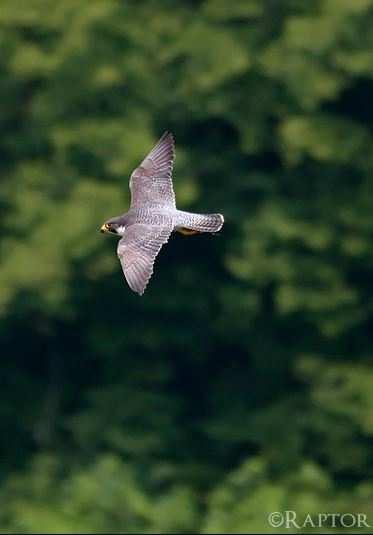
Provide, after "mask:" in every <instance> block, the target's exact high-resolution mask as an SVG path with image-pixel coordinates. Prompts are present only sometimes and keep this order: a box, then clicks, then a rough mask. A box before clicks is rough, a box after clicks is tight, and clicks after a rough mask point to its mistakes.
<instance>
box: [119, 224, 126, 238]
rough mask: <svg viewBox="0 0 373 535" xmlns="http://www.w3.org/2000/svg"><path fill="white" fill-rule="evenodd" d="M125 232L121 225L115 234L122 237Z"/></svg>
mask: <svg viewBox="0 0 373 535" xmlns="http://www.w3.org/2000/svg"><path fill="white" fill-rule="evenodd" d="M125 230H126V227H125V226H124V225H121V226H120V227H117V234H120V236H123V235H124V231H125Z"/></svg>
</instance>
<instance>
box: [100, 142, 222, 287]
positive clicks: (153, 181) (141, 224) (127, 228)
mask: <svg viewBox="0 0 373 535" xmlns="http://www.w3.org/2000/svg"><path fill="white" fill-rule="evenodd" d="M174 159H175V142H174V137H173V135H172V134H171V133H170V132H165V133H164V134H163V136H162V137H161V138H160V140H159V141H158V143H157V144H156V145H155V146H154V147H153V149H152V150H151V151H150V152H149V154H148V155H147V156H146V158H145V159H144V160H143V161H142V163H141V164H140V165H139V167H137V168H136V169H135V170H134V171H133V173H132V175H131V178H130V184H129V185H130V190H131V205H130V209H129V210H128V212H126V213H124V214H122V215H120V216H117V217H112V218H111V219H109V220H108V221H106V222H105V223H104V224H103V225H102V227H101V232H106V233H110V234H116V235H118V236H120V237H121V239H120V240H119V243H118V248H117V254H118V257H119V260H120V263H121V265H122V269H123V273H124V276H125V278H126V280H127V282H128V284H129V286H130V288H131V289H132V290H133V291H134V292H136V293H138V294H140V295H142V294H143V293H144V291H145V288H146V286H147V284H148V282H149V280H150V277H151V276H152V273H153V266H154V261H155V258H156V256H157V255H158V253H159V251H160V250H161V247H162V245H164V244H165V243H166V242H167V241H168V239H169V237H170V235H171V233H172V232H174V231H178V232H181V233H182V234H185V235H190V234H198V233H201V232H212V233H215V232H218V231H219V230H220V229H221V228H222V226H223V223H224V217H223V216H222V215H221V214H194V213H191V212H184V211H182V210H178V209H177V208H176V201H175V193H174V189H173V186H172V169H173V164H174Z"/></svg>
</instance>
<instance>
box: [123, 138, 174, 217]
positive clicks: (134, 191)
mask: <svg viewBox="0 0 373 535" xmlns="http://www.w3.org/2000/svg"><path fill="white" fill-rule="evenodd" d="M174 159H175V143H174V138H173V135H172V134H171V133H170V132H165V133H164V134H163V136H162V137H161V139H160V140H159V141H158V143H157V144H156V145H155V147H154V148H153V149H152V150H151V151H150V152H149V154H148V155H147V156H146V158H145V159H144V160H143V161H142V163H141V164H140V165H139V167H137V168H136V169H135V170H134V172H133V173H132V175H131V178H130V190H131V208H134V207H138V206H142V205H144V204H145V205H146V204H149V203H157V204H164V205H166V206H172V207H175V193H174V189H173V186H172V168H173V164H174Z"/></svg>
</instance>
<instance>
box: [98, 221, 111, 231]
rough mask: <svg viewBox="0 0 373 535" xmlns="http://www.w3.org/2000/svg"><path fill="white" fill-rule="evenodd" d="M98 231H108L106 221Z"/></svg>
mask: <svg viewBox="0 0 373 535" xmlns="http://www.w3.org/2000/svg"><path fill="white" fill-rule="evenodd" d="M100 232H110V229H109V225H108V224H107V223H104V224H103V225H102V227H101V228H100Z"/></svg>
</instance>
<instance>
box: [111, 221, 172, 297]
mask: <svg viewBox="0 0 373 535" xmlns="http://www.w3.org/2000/svg"><path fill="white" fill-rule="evenodd" d="M171 232H172V226H171V225H169V226H163V227H162V226H155V225H149V224H142V223H135V224H134V225H131V226H130V227H128V228H127V230H126V231H125V234H124V236H123V238H122V239H121V240H120V241H119V243H118V249H117V253H118V257H119V260H120V263H121V264H122V269H123V273H124V276H125V277H126V280H127V282H128V284H129V286H130V288H131V289H132V290H133V291H134V292H137V293H138V294H140V295H142V294H143V293H144V290H145V288H146V286H147V284H148V282H149V280H150V277H151V276H152V273H153V265H154V261H155V258H156V256H157V254H158V253H159V251H160V250H161V247H162V245H163V244H164V243H166V242H167V241H168V239H169V237H170V234H171Z"/></svg>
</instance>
